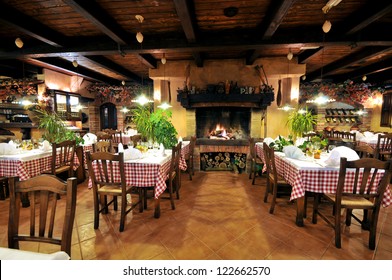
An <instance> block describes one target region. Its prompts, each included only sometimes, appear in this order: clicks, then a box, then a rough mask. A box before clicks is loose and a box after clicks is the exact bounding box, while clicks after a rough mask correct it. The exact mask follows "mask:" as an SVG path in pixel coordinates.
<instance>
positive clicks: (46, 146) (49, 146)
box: [41, 140, 52, 152]
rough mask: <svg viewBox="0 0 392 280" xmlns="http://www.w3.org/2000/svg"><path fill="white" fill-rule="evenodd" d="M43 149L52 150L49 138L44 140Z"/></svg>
mask: <svg viewBox="0 0 392 280" xmlns="http://www.w3.org/2000/svg"><path fill="white" fill-rule="evenodd" d="M41 150H42V151H45V152H48V151H51V150H52V145H50V143H49V141H48V140H44V141H43V142H42V147H41Z"/></svg>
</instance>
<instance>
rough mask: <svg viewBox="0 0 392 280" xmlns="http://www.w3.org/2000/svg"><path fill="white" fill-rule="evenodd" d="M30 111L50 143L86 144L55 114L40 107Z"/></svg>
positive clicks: (44, 137)
mask: <svg viewBox="0 0 392 280" xmlns="http://www.w3.org/2000/svg"><path fill="white" fill-rule="evenodd" d="M29 110H30V112H31V113H32V119H34V121H35V122H37V123H38V127H39V128H41V129H43V130H44V134H43V135H42V138H43V139H45V140H47V141H48V142H50V143H59V142H62V141H65V140H75V141H76V145H77V146H78V145H80V144H83V143H84V139H83V138H82V137H80V136H77V135H76V133H75V132H74V131H71V130H69V129H67V127H66V125H65V123H64V120H63V119H62V118H61V117H60V116H59V115H57V114H56V113H55V112H52V111H48V110H46V109H43V108H41V107H40V106H33V107H30V108H29Z"/></svg>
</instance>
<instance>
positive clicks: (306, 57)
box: [298, 47, 323, 64]
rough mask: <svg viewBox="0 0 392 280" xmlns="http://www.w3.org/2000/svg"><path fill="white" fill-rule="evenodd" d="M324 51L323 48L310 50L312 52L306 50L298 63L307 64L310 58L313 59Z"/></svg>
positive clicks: (301, 54)
mask: <svg viewBox="0 0 392 280" xmlns="http://www.w3.org/2000/svg"><path fill="white" fill-rule="evenodd" d="M322 50H323V47H318V48H317V49H310V50H304V51H303V52H301V53H300V54H299V55H298V63H300V64H302V63H306V62H307V61H308V60H309V59H310V58H312V57H313V56H314V55H316V54H318V53H319V52H321V51H322Z"/></svg>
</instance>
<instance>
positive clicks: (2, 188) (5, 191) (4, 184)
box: [0, 177, 10, 200]
mask: <svg viewBox="0 0 392 280" xmlns="http://www.w3.org/2000/svg"><path fill="white" fill-rule="evenodd" d="M9 195H10V191H9V187H8V178H7V177H0V200H5V199H6V198H7V197H9Z"/></svg>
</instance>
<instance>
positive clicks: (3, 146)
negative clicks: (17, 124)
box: [0, 143, 18, 155]
mask: <svg viewBox="0 0 392 280" xmlns="http://www.w3.org/2000/svg"><path fill="white" fill-rule="evenodd" d="M17 153H18V150H17V149H16V147H15V145H14V144H9V143H0V155H15V154H17Z"/></svg>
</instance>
